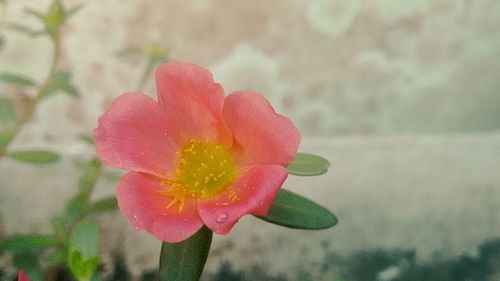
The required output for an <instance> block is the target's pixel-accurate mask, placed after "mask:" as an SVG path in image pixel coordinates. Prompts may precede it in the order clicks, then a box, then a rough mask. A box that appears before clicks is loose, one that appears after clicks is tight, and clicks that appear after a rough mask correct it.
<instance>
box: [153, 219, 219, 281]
mask: <svg viewBox="0 0 500 281" xmlns="http://www.w3.org/2000/svg"><path fill="white" fill-rule="evenodd" d="M212 235H213V232H212V231H211V230H210V229H208V228H207V227H206V226H203V227H202V228H200V230H198V232H196V233H195V234H193V236H191V237H189V238H188V239H186V240H184V241H182V242H179V243H167V242H163V243H162V245H161V253H160V272H159V277H160V278H159V280H160V281H198V280H199V279H200V276H201V273H202V272H203V267H204V266H205V262H206V261H207V257H208V252H209V251H210V245H211V244H212Z"/></svg>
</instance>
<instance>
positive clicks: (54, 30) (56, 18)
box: [45, 0, 65, 36]
mask: <svg viewBox="0 0 500 281" xmlns="http://www.w3.org/2000/svg"><path fill="white" fill-rule="evenodd" d="M64 20H65V11H64V7H63V5H62V2H61V0H54V1H53V2H52V5H50V8H49V11H48V12H47V15H46V16H45V26H46V27H47V30H48V31H49V33H50V34H51V35H52V36H56V34H58V32H59V28H60V27H61V26H62V25H63V23H64Z"/></svg>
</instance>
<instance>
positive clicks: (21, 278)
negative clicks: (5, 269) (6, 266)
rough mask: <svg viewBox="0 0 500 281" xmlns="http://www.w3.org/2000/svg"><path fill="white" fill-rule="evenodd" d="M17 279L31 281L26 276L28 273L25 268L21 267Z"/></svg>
mask: <svg viewBox="0 0 500 281" xmlns="http://www.w3.org/2000/svg"><path fill="white" fill-rule="evenodd" d="M17 281H30V279H29V278H28V276H26V274H25V273H24V270H23V269H20V270H19V272H18V273H17Z"/></svg>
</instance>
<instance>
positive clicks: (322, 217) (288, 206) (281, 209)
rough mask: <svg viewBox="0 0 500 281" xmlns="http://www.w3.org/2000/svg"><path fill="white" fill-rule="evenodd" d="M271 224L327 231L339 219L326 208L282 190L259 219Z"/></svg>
mask: <svg viewBox="0 0 500 281" xmlns="http://www.w3.org/2000/svg"><path fill="white" fill-rule="evenodd" d="M258 218H260V219H262V220H265V221H267V222H270V223H274V224H277V225H281V226H286V227H290V228H300V229H310V230H317V229H326V228H330V227H332V226H334V225H336V224H337V218H336V217H335V215H334V214H333V213H332V212H330V211H329V210H328V209H326V208H325V207H322V206H320V205H318V204H316V203H314V202H313V201H311V200H309V199H306V198H304V197H302V196H300V195H297V194H295V193H293V192H291V191H288V190H285V189H281V190H280V191H279V193H278V196H276V199H275V200H274V202H273V205H272V206H271V209H269V213H268V214H267V216H265V217H258Z"/></svg>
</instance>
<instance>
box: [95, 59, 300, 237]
mask: <svg viewBox="0 0 500 281" xmlns="http://www.w3.org/2000/svg"><path fill="white" fill-rule="evenodd" d="M156 85H157V92H158V93H157V95H158V102H157V101H155V100H153V99H151V98H150V97H148V96H146V95H143V94H140V93H126V94H123V95H121V96H119V97H118V98H116V99H115V100H114V102H113V103H112V104H111V106H110V107H109V108H108V110H107V112H106V113H105V114H104V115H103V116H102V117H101V118H99V125H98V126H97V128H96V129H95V131H94V139H95V143H96V150H97V154H98V155H99V157H100V158H101V160H102V161H103V162H104V163H106V164H107V165H109V166H111V167H115V168H119V169H126V170H130V172H129V173H127V174H126V175H125V176H123V178H122V179H121V180H120V182H119V183H118V190H117V198H118V204H119V206H120V209H121V210H122V211H123V213H125V215H126V216H127V217H128V219H129V220H130V222H131V223H132V224H133V225H134V227H135V228H136V229H144V230H146V231H148V232H149V233H151V234H152V235H154V236H155V237H156V238H158V239H160V240H162V241H167V242H179V241H182V240H184V239H186V238H188V237H189V236H191V235H192V234H194V233H195V232H196V231H197V230H198V229H200V227H202V226H203V225H204V224H205V225H206V226H207V227H209V228H210V229H212V230H213V231H214V232H216V233H219V234H226V233H228V232H229V230H231V228H232V227H233V225H234V224H235V223H236V222H237V221H238V220H239V218H240V217H241V216H243V215H245V214H254V215H259V216H264V215H266V214H267V212H268V210H269V208H270V206H271V203H272V201H273V200H274V198H275V196H276V194H277V192H278V191H279V189H280V188H281V185H282V184H283V182H284V181H285V179H286V177H287V176H288V173H287V170H286V167H287V165H288V164H289V163H290V162H291V161H292V159H293V157H294V155H295V153H296V151H297V148H298V145H299V142H300V134H299V132H298V130H297V129H296V128H295V126H294V125H293V123H292V122H291V121H290V120H289V119H287V118H286V117H284V116H282V115H279V114H277V113H276V112H275V111H274V109H273V108H272V107H271V105H270V104H269V103H268V102H267V100H266V99H265V98H264V97H262V96H261V95H259V94H257V93H252V92H235V93H232V94H231V95H229V96H227V97H224V91H223V89H222V87H221V86H220V85H219V84H217V83H215V82H214V81H213V78H212V75H211V73H210V72H209V71H208V70H206V69H204V68H202V67H200V66H197V65H194V64H189V63H183V62H171V63H167V64H163V65H161V66H160V67H159V68H158V69H157V71H156Z"/></svg>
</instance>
